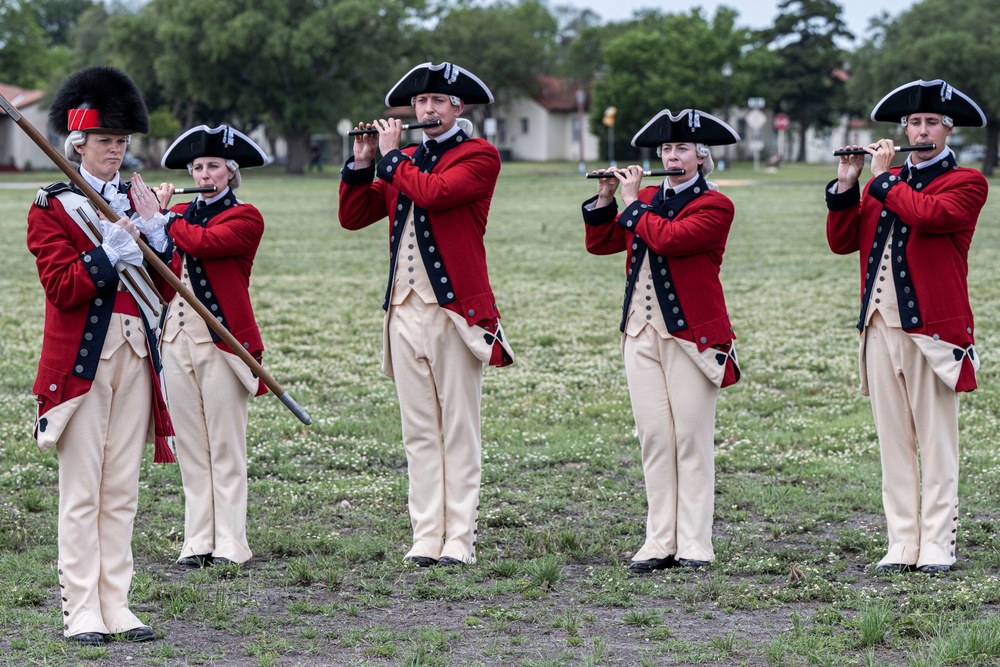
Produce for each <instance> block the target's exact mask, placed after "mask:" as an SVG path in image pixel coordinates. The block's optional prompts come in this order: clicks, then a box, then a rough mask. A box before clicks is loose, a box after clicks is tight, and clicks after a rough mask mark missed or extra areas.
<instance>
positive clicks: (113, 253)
mask: <svg viewBox="0 0 1000 667" xmlns="http://www.w3.org/2000/svg"><path fill="white" fill-rule="evenodd" d="M101 236H103V237H104V242H103V243H102V244H101V247H102V248H104V252H105V254H107V256H108V260H109V261H110V262H111V263H112V264H118V262H119V260H121V261H123V262H126V263H128V264H132V265H134V266H141V265H142V251H141V250H139V244H138V243H136V242H135V241H134V240H133V239H132V237H131V236H129V233H128V232H126V231H125V230H124V229H122V228H121V227H119V226H118V225H116V224H115V223H113V222H108V221H107V220H101Z"/></svg>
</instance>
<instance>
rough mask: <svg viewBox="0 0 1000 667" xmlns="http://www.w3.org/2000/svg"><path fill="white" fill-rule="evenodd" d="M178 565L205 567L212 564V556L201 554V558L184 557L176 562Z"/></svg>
mask: <svg viewBox="0 0 1000 667" xmlns="http://www.w3.org/2000/svg"><path fill="white" fill-rule="evenodd" d="M177 564H178V565H183V566H184V567H206V566H208V565H211V564H212V554H202V555H201V556H185V557H184V558H179V559H178V560H177Z"/></svg>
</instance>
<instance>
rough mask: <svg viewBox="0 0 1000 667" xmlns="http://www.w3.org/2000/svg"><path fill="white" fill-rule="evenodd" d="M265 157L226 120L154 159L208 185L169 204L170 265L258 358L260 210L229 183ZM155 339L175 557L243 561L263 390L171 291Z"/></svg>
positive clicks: (163, 194)
mask: <svg viewBox="0 0 1000 667" xmlns="http://www.w3.org/2000/svg"><path fill="white" fill-rule="evenodd" d="M267 163H268V158H267V155H265V154H264V151H262V150H261V149H260V147H259V146H257V144H255V143H254V142H253V140H251V139H250V138H249V137H247V136H246V135H244V134H242V133H241V132H237V131H236V130H234V129H232V128H231V127H228V126H226V125H222V126H220V127H216V128H209V127H207V126H205V125H199V126H197V127H194V128H191V129H190V130H188V131H187V132H185V133H183V134H182V135H181V136H180V137H178V138H177V139H176V140H175V141H174V142H173V144H171V145H170V147H169V148H167V151H166V153H164V154H163V159H162V160H161V164H162V166H164V167H166V168H167V169H187V170H188V171H189V172H190V173H191V175H192V176H193V177H194V180H195V185H196V186H197V187H203V188H214V192H206V193H202V194H199V195H198V197H197V198H195V200H194V201H192V202H189V203H184V204H177V205H176V206H174V207H173V208H172V209H171V216H170V222H169V223H168V231H169V233H170V238H171V239H173V242H174V245H175V246H176V248H177V254H176V255H175V257H174V264H173V269H174V272H175V273H176V274H177V275H178V276H179V277H180V279H181V282H182V283H183V284H184V285H185V286H187V287H188V288H190V290H191V292H192V293H193V294H194V296H195V297H196V298H197V299H198V300H199V301H200V302H201V304H202V305H203V306H205V308H207V309H208V310H209V312H211V313H213V314H214V315H215V316H216V319H218V320H219V322H221V323H222V324H223V326H225V327H226V329H228V330H229V332H230V333H231V334H233V336H234V337H235V338H236V340H237V341H239V342H240V344H242V345H243V347H244V348H246V350H247V351H248V352H250V354H251V355H252V356H254V357H256V358H257V359H258V360H260V359H261V357H262V355H263V353H264V344H263V342H261V337H260V331H259V330H258V328H257V321H256V319H255V318H254V313H253V306H252V305H251V303H250V272H251V270H252V268H253V261H254V257H255V256H256V254H257V248H258V246H259V245H260V241H261V237H262V236H263V235H264V218H263V216H262V215H261V213H260V211H258V210H257V208H256V207H254V206H253V205H251V204H247V203H245V202H242V201H240V200H239V199H237V198H236V189H237V188H239V187H240V183H241V181H242V176H241V175H240V168H241V167H244V168H246V167H260V166H263V165H266V164H267ZM173 192H174V188H173V186H172V185H170V184H168V183H164V184H162V185H161V186H160V188H159V191H158V194H159V196H160V201H161V203H162V205H163V206H164V207H166V206H167V205H168V203H169V201H170V197H171V196H172V195H173ZM162 348H163V374H164V380H165V382H166V387H167V398H168V401H169V404H170V412H171V416H172V417H173V421H174V428H175V429H176V431H177V459H178V461H179V463H180V466H181V477H182V478H183V482H184V544H183V545H182V547H181V552H180V555H179V556H178V559H177V562H178V563H179V564H181V565H184V566H187V567H204V566H206V565H210V564H225V563H244V562H246V561H248V560H249V559H250V558H251V557H252V556H253V553H252V552H251V551H250V546H249V544H248V542H247V530H246V522H247V444H246V431H247V420H248V414H249V400H250V396H252V395H260V394H263V393H264V392H265V391H267V389H266V387H265V385H264V383H263V382H261V381H260V380H259V379H258V378H257V377H256V376H255V375H254V374H253V372H252V371H251V370H250V368H248V367H247V365H246V364H245V363H243V360H242V359H240V358H239V357H238V356H236V355H235V354H233V352H232V351H231V350H230V349H229V346H228V345H226V343H225V342H223V341H222V339H221V338H220V337H219V336H218V334H216V333H215V332H214V331H213V330H211V329H210V328H209V327H208V325H207V324H206V323H205V321H204V320H202V318H201V316H200V315H199V314H198V313H197V312H196V311H195V310H194V309H193V308H192V307H191V305H190V304H188V303H185V301H184V299H183V298H182V297H181V296H180V295H178V296H177V297H176V298H175V299H174V300H173V302H172V303H171V304H170V307H169V308H168V310H167V316H166V318H165V319H164V322H163V346H162Z"/></svg>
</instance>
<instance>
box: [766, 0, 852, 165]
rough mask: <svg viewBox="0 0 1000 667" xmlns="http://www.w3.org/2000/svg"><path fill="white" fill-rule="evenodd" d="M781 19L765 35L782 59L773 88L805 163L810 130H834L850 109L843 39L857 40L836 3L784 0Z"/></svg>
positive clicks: (798, 158)
mask: <svg viewBox="0 0 1000 667" xmlns="http://www.w3.org/2000/svg"><path fill="white" fill-rule="evenodd" d="M778 10H779V14H778V18H777V20H776V21H775V24H774V26H773V27H772V28H770V29H768V30H765V31H763V33H762V36H763V37H764V39H765V41H766V42H767V43H768V44H769V45H770V48H771V49H772V50H773V52H774V53H775V55H776V56H777V58H778V69H776V70H775V73H776V76H775V77H774V82H773V88H774V95H775V96H776V100H775V101H776V102H777V108H778V109H779V110H781V111H784V112H786V113H788V115H789V116H791V117H792V119H793V120H794V121H795V122H796V124H797V126H798V130H799V154H798V157H797V158H796V159H797V161H799V162H804V161H805V159H806V155H805V150H806V132H807V131H808V130H809V128H810V127H813V128H817V129H823V128H828V127H831V126H833V125H834V124H835V123H836V122H837V120H838V117H840V116H842V115H843V113H844V111H845V110H846V108H847V105H846V102H847V97H846V94H845V92H844V81H843V77H841V76H838V75H837V71H838V70H840V69H841V68H843V66H844V63H845V61H846V58H847V54H846V52H845V51H844V50H843V49H842V48H840V47H839V46H838V45H837V40H838V39H848V40H850V39H854V35H853V34H852V33H851V32H850V31H849V30H848V29H847V26H846V24H845V23H844V21H843V19H842V18H841V11H842V8H841V6H840V5H838V4H837V3H836V2H833V0H782V1H781V2H780V3H779V4H778Z"/></svg>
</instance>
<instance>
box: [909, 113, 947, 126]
mask: <svg viewBox="0 0 1000 667" xmlns="http://www.w3.org/2000/svg"><path fill="white" fill-rule="evenodd" d="M908 118H909V116H903V117H902V118H900V119H899V126H900V127H904V128H905V127H906V123H907V119H908ZM941 124H942V125H944V126H945V127H948V128H951V127H955V121H954V120H952V118H951V116H945V115H944V114H942V115H941Z"/></svg>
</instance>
